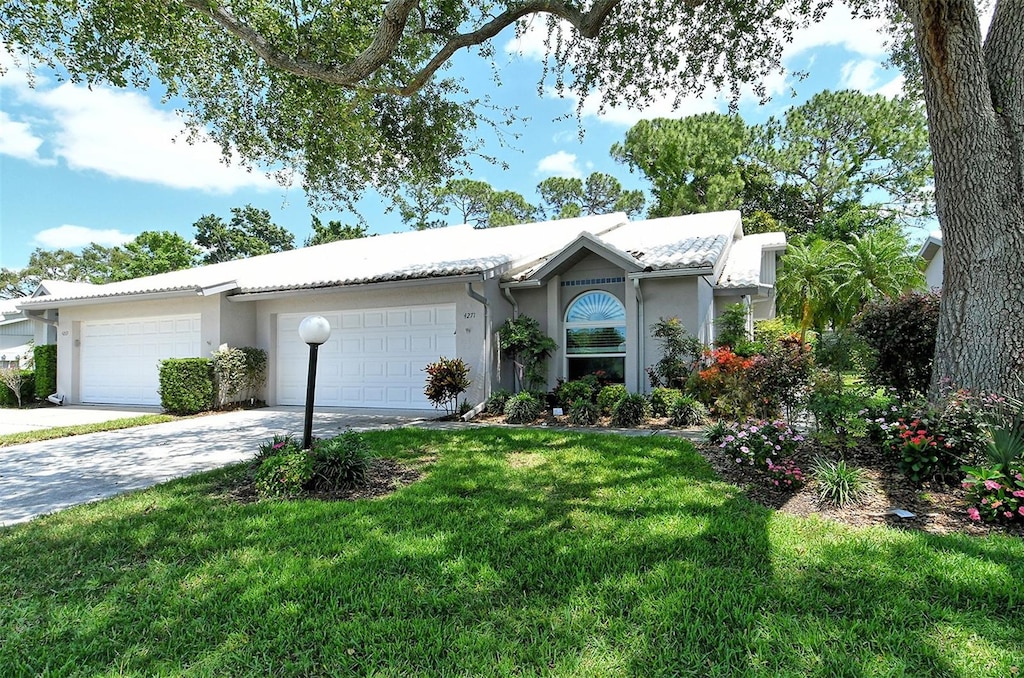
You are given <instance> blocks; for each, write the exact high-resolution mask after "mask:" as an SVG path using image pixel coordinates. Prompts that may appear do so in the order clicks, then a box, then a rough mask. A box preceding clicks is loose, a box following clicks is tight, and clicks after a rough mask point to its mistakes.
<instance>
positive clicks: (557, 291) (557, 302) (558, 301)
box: [547, 275, 565, 389]
mask: <svg viewBox="0 0 1024 678" xmlns="http://www.w3.org/2000/svg"><path fill="white" fill-rule="evenodd" d="M561 290H562V276H560V275H554V276H551V278H550V279H549V280H548V283H547V292H548V304H547V306H548V336H549V337H551V338H552V339H554V340H555V346H556V347H557V348H555V351H554V353H552V354H551V357H550V358H548V388H549V389H552V388H554V387H555V384H557V383H558V379H559V377H564V376H565V375H564V373H563V370H564V369H565V367H564V366H565V331H564V330H563V329H562V293H561Z"/></svg>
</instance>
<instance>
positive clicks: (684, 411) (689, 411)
mask: <svg viewBox="0 0 1024 678" xmlns="http://www.w3.org/2000/svg"><path fill="white" fill-rule="evenodd" d="M707 422H708V408H707V407H705V406H704V403H702V402H700V401H699V400H697V399H696V398H694V397H693V396H679V397H678V398H676V399H675V400H673V401H672V404H671V405H669V408H668V423H669V425H671V426H702V425H704V424H706V423H707ZM722 437H723V438H724V437H725V434H723V435H722Z"/></svg>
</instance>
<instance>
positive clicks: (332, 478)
mask: <svg viewBox="0 0 1024 678" xmlns="http://www.w3.org/2000/svg"><path fill="white" fill-rule="evenodd" d="M312 457H313V477H312V487H313V488H314V489H317V490H327V491H331V490H339V489H343V488H348V487H355V486H358V485H361V484H363V483H364V482H366V472H367V471H368V470H369V468H370V462H371V461H372V459H373V455H372V453H371V451H370V446H369V445H368V444H367V443H366V441H365V440H363V438H362V436H360V435H359V434H358V433H356V432H355V431H353V430H352V429H348V430H347V431H345V432H344V433H342V434H341V435H340V436H337V437H335V438H330V439H328V440H321V441H318V442H317V443H316V444H315V445H314V446H313V450H312Z"/></svg>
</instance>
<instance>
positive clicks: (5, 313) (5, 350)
mask: <svg viewBox="0 0 1024 678" xmlns="http://www.w3.org/2000/svg"><path fill="white" fill-rule="evenodd" d="M19 301H21V300H19V299H0V368H6V367H11V366H12V365H19V366H20V367H22V368H25V367H28V366H29V365H30V364H31V363H32V357H33V353H32V347H33V345H34V344H35V342H36V339H37V337H36V323H34V322H32V321H30V320H29V319H28V318H27V317H26V316H25V314H24V313H22V312H21V311H19V310H18V306H17V305H18V302H19ZM40 339H42V341H40V342H39V343H45V341H46V336H45V333H42V334H41V337H40Z"/></svg>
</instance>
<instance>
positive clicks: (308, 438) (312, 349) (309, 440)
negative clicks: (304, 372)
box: [302, 344, 320, 450]
mask: <svg viewBox="0 0 1024 678" xmlns="http://www.w3.org/2000/svg"><path fill="white" fill-rule="evenodd" d="M318 348H320V345H319V344H310V345H309V377H308V378H307V379H306V421H305V425H304V426H303V428H302V449H304V450H308V449H310V448H312V447H313V393H314V391H315V390H316V351H317V349H318Z"/></svg>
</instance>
